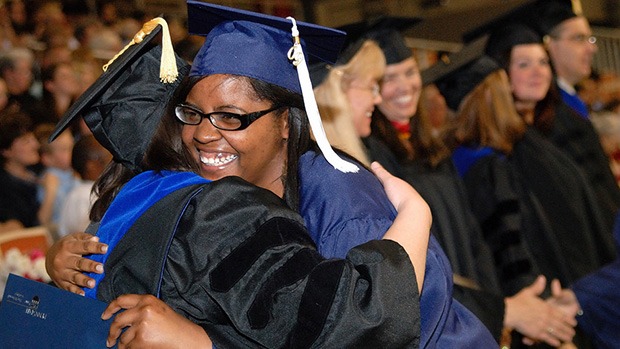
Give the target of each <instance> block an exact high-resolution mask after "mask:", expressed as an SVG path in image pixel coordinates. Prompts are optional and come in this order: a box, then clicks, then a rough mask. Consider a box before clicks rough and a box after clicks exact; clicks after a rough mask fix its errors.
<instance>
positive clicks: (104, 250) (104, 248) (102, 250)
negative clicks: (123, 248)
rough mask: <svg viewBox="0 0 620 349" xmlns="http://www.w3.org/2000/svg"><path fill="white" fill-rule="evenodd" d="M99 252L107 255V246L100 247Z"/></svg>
mask: <svg viewBox="0 0 620 349" xmlns="http://www.w3.org/2000/svg"><path fill="white" fill-rule="evenodd" d="M101 252H103V253H107V252H108V245H104V246H101Z"/></svg>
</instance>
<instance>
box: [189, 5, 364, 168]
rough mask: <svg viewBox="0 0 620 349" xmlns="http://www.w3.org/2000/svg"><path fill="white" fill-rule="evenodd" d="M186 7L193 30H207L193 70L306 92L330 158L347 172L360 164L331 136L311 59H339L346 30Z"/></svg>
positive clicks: (315, 129) (199, 32) (194, 73)
mask: <svg viewBox="0 0 620 349" xmlns="http://www.w3.org/2000/svg"><path fill="white" fill-rule="evenodd" d="M187 11H188V26H189V32H190V33H191V34H196V35H202V36H206V39H205V42H204V44H203V46H202V48H201V49H200V51H198V54H197V55H196V57H195V58H194V60H193V65H192V69H191V71H190V74H189V75H190V76H208V75H213V74H231V75H239V76H246V77H250V78H253V79H257V80H260V81H264V82H267V83H270V84H274V85H277V86H280V87H283V88H285V89H288V90H290V91H293V92H297V93H299V94H301V95H302V96H303V98H304V104H305V108H306V113H307V115H308V119H309V121H310V126H311V127H312V133H313V134H314V137H315V139H316V141H317V143H318V145H319V147H320V148H321V151H322V152H323V155H324V156H325V158H326V159H327V161H329V163H330V164H332V165H333V166H334V167H335V168H337V169H339V170H341V171H343V172H355V171H357V170H358V168H357V166H355V165H353V164H351V163H349V162H347V161H344V160H342V159H341V158H340V157H339V156H338V155H336V153H335V152H334V151H333V149H332V148H331V146H330V145H329V142H328V141H327V137H326V136H325V132H324V130H323V125H322V123H321V118H320V116H319V112H318V107H317V106H316V101H315V100H314V94H313V91H312V84H311V83H310V77H309V73H308V68H307V63H306V61H307V60H308V59H310V58H311V59H316V60H322V61H327V62H330V63H333V62H335V61H336V59H337V57H338V53H339V51H340V48H341V47H342V44H343V43H344V40H345V33H344V32H342V31H339V30H335V29H331V28H327V27H322V26H318V25H315V24H310V23H304V22H297V21H295V19H293V18H291V17H289V18H286V19H285V18H280V17H275V16H270V15H265V14H261V13H255V12H250V11H245V10H240V9H235V8H230V7H226V6H220V5H214V4H208V3H204V2H201V1H196V0H188V1H187ZM304 51H305V53H306V54H307V55H308V57H306V56H305V54H304Z"/></svg>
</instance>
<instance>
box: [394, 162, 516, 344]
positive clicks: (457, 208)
mask: <svg viewBox="0 0 620 349" xmlns="http://www.w3.org/2000/svg"><path fill="white" fill-rule="evenodd" d="M402 172H403V178H404V179H406V180H407V181H408V182H409V183H411V184H412V185H413V186H414V187H415V189H416V190H417V191H418V192H419V193H420V195H422V197H423V198H424V200H426V202H427V203H428V205H429V206H430V208H431V211H432V213H433V226H432V228H431V230H432V232H433V235H434V236H435V237H437V239H438V240H439V242H440V244H441V246H442V247H443V250H444V251H445V252H446V255H447V256H448V259H449V260H450V264H451V265H452V269H453V271H454V273H455V274H456V275H455V287H454V293H453V295H454V298H456V299H457V300H459V301H460V302H461V303H463V304H464V305H465V306H466V307H467V308H468V309H470V310H471V311H472V312H474V314H476V315H477V316H478V318H480V319H481V320H482V322H483V323H484V324H485V325H486V326H487V328H489V330H490V331H491V333H492V334H493V336H494V337H495V338H496V340H498V341H499V339H500V337H501V332H502V329H503V322H504V313H505V308H504V296H503V294H502V288H501V286H500V282H499V276H498V274H497V272H496V269H495V263H494V260H493V255H492V253H491V250H490V249H489V246H488V245H487V243H486V241H485V240H484V237H483V235H482V231H481V229H480V226H479V225H478V222H477V221H476V218H475V217H474V215H473V213H472V212H471V208H470V206H469V201H468V199H467V194H466V191H465V188H464V186H463V183H462V181H461V179H460V178H459V177H458V174H457V173H456V170H455V168H454V165H453V164H452V161H451V159H446V160H444V161H442V162H441V163H440V164H438V165H437V166H436V167H434V168H431V167H430V166H428V165H427V164H424V163H422V162H420V161H417V162H415V163H412V164H409V165H405V166H403V167H402ZM462 278H466V279H465V280H463V279H462ZM460 280H463V281H465V282H463V281H460ZM470 281H471V282H473V284H469V282H470Z"/></svg>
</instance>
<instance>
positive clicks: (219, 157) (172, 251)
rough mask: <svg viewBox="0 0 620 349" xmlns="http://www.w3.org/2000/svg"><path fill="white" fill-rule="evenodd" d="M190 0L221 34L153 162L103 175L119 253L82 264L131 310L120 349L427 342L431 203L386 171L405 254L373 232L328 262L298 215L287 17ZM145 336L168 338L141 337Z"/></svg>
mask: <svg viewBox="0 0 620 349" xmlns="http://www.w3.org/2000/svg"><path fill="white" fill-rule="evenodd" d="M188 5H189V8H190V11H189V12H190V16H191V15H194V14H196V15H197V16H198V17H199V18H198V19H197V18H196V17H191V18H190V26H193V25H196V26H195V27H193V29H192V30H193V31H194V32H203V33H204V34H206V33H207V32H209V35H208V37H207V40H206V42H205V45H204V46H203V49H202V50H201V51H200V52H199V53H198V56H197V57H196V59H194V65H193V67H192V70H191V72H190V73H189V77H188V78H187V79H186V80H184V82H183V83H182V84H181V85H180V86H179V88H178V89H177V90H176V92H175V96H174V98H173V99H172V102H171V103H170V106H171V108H170V109H171V110H169V111H168V113H165V115H164V116H163V119H162V122H161V124H160V126H159V127H158V128H157V131H156V132H155V134H154V136H153V138H152V140H149V142H150V145H149V147H148V150H147V151H146V154H145V157H144V159H142V158H141V157H137V159H138V161H133V162H130V164H129V165H131V166H123V165H121V164H120V163H115V164H114V165H113V166H111V167H109V168H108V170H107V172H106V174H104V176H102V177H101V179H100V180H99V181H98V184H97V189H98V191H99V194H100V196H99V199H98V201H97V203H96V204H95V205H94V207H93V210H92V211H91V218H92V219H93V221H96V222H100V223H99V226H98V233H97V234H98V237H99V239H101V241H104V242H106V243H107V245H108V253H107V254H105V255H103V256H104V257H103V258H102V259H100V261H102V262H103V263H95V262H93V261H90V262H86V266H85V267H84V266H82V267H80V268H78V269H80V270H82V269H84V270H85V269H90V270H96V266H102V265H103V266H105V274H103V277H96V278H95V279H97V281H98V282H97V283H96V284H95V285H94V286H96V289H93V290H94V291H90V289H88V290H87V292H86V293H87V295H93V294H94V295H96V297H97V298H99V299H102V300H105V301H111V302H112V303H111V305H110V307H109V308H108V311H106V313H104V317H109V316H111V315H112V313H115V312H116V311H118V310H119V309H120V308H125V309H127V310H125V311H124V312H122V313H120V314H118V315H117V316H116V318H115V322H114V324H113V325H112V328H111V333H110V337H109V344H112V343H114V342H115V341H116V339H117V338H118V337H119V336H120V337H121V339H120V340H121V344H122V345H121V346H123V345H128V343H129V342H131V345H134V344H136V345H137V344H142V345H145V346H149V345H152V344H153V343H152V342H149V341H160V340H162V339H163V338H167V339H168V340H170V342H165V343H163V342H161V341H160V342H159V343H158V344H160V345H162V344H164V345H169V346H180V347H197V346H210V340H212V341H213V343H215V344H216V345H217V346H218V347H284V346H287V347H344V346H359V345H372V346H382V347H415V346H417V343H418V341H419V315H418V314H417V313H418V304H419V303H418V302H419V288H418V287H420V288H421V287H422V284H423V277H424V270H425V259H426V242H427V241H428V229H429V226H430V212H429V211H428V207H427V206H426V205H425V203H424V202H423V200H421V198H420V197H419V196H418V195H417V194H416V193H415V191H414V190H413V189H412V188H410V187H408V186H406V185H405V184H404V183H403V182H400V181H398V180H396V179H394V178H393V177H389V175H387V173H386V172H385V171H383V170H381V169H380V168H379V167H375V169H376V170H377V173H378V174H379V178H381V179H382V180H384V181H385V183H386V188H387V189H388V192H389V193H390V195H391V197H392V199H393V203H394V206H395V207H396V209H397V210H398V212H399V214H398V216H397V217H396V218H395V220H394V223H393V224H392V227H391V228H390V229H389V231H388V232H387V233H386V235H385V238H387V239H390V238H391V239H394V240H395V241H398V242H399V243H400V244H401V245H402V246H405V248H403V247H401V245H399V244H397V243H394V242H390V241H371V242H368V243H367V244H364V245H363V246H359V247H355V248H353V249H352V250H351V251H350V252H349V254H348V255H347V258H346V259H340V260H336V259H332V260H325V259H324V258H323V257H321V256H320V255H319V254H318V252H317V251H316V249H315V247H314V246H315V245H314V244H313V243H312V240H311V239H310V237H309V234H308V232H307V231H306V230H305V228H304V226H303V223H304V222H303V220H302V219H301V217H299V216H298V215H297V214H296V213H295V212H294V211H292V210H291V209H290V208H289V207H292V208H297V207H298V205H299V199H298V198H299V185H298V178H299V177H298V170H299V168H298V165H297V164H298V162H299V161H300V160H299V156H300V154H301V153H303V152H305V151H306V150H307V149H309V148H312V143H311V142H310V139H309V129H308V120H307V119H306V115H305V112H304V102H303V100H302V94H301V86H300V83H299V81H298V77H297V74H296V68H295V67H294V66H293V65H292V64H291V63H290V62H289V61H288V59H287V57H286V52H287V51H288V50H289V48H290V47H291V46H292V45H293V40H292V37H291V33H290V29H291V27H292V25H291V22H290V21H288V20H284V19H279V18H274V17H270V16H261V15H258V14H254V13H249V12H246V11H237V10H233V9H229V8H225V7H221V6H215V5H209V4H205V3H202V2H197V1H196V2H192V1H190V2H189V3H188ZM222 13H224V14H226V16H227V18H229V20H225V21H223V22H221V23H219V21H218V23H216V24H211V25H206V28H205V27H204V24H203V22H202V21H203V20H204V19H205V18H207V19H211V18H215V17H217V16H216V14H222ZM238 17H241V18H243V19H245V20H240V19H239V18H238ZM192 18H193V19H192ZM191 23H194V24H191ZM283 28H287V30H285V29H283ZM299 30H300V32H301V34H300V35H304V33H306V32H308V31H313V30H314V31H315V32H319V33H321V34H323V35H322V36H321V38H322V39H324V40H325V39H326V38H327V39H329V36H330V35H336V36H338V35H340V33H338V32H333V31H330V30H327V29H325V28H321V27H317V26H309V27H307V26H306V25H305V24H304V25H303V26H302V24H301V23H299ZM231 40H232V41H233V42H235V43H236V44H237V45H231ZM235 40H236V41H235ZM231 47H232V48H235V49H232V48H231ZM248 48H251V50H250V49H248ZM257 52H261V53H262V54H264V55H266V56H267V58H266V59H262V58H261V59H260V65H264V67H263V69H261V70H257V69H255V66H253V65H252V63H254V62H255V60H256V55H257ZM310 53H313V52H310ZM228 54H232V55H233V56H234V57H235V58H236V59H237V61H236V62H235V64H233V65H229V64H228V63H229V62H230V61H229V60H228V58H229V57H226V55H228ZM259 56H260V55H259ZM239 57H243V58H239ZM271 58H273V59H271ZM239 60H241V61H239ZM207 62H208V63H209V64H206V63H207ZM201 63H205V64H204V65H203V64H201ZM104 76H105V75H104ZM119 80H120V79H119ZM120 94H121V95H122V91H121V92H120ZM106 105H108V104H106ZM111 114H112V115H114V113H111ZM114 117H117V115H115V116H114ZM87 121H88V120H87ZM133 127H134V128H136V126H133ZM148 130H149V129H148V127H146V126H138V127H137V130H135V131H145V134H147V133H148ZM117 131H120V130H116V131H115V132H117ZM125 131H127V130H125ZM95 133H96V134H100V132H95ZM315 135H316V133H315ZM100 136H101V135H100ZM135 136H140V137H146V138H147V139H149V138H148V137H147V136H148V135H143V134H142V133H141V132H136V133H134V137H135ZM123 140H124V139H121V141H123ZM115 158H116V156H115ZM338 160H340V161H343V160H341V159H339V158H336V159H334V158H332V159H331V160H330V161H332V162H333V163H338ZM340 164H341V163H340ZM349 165H350V163H349ZM131 169H134V171H132V170H131ZM141 170H146V171H143V172H140V171H141ZM331 171H336V170H335V169H333V168H332V169H331ZM136 173H139V174H137V175H136ZM326 173H329V172H326ZM366 173H367V172H366ZM250 183H251V184H250ZM372 183H373V184H372V185H371V186H374V187H376V185H377V184H379V183H378V182H377V181H376V180H375V181H374V182H372ZM333 189H334V190H337V188H333ZM392 194H393V195H392ZM334 195H337V194H334ZM392 210H393V209H392ZM388 212H391V211H388ZM411 221H416V222H418V224H416V225H411V224H410V222H411ZM97 246H98V245H97ZM410 256H411V258H410ZM412 267H413V268H412ZM414 270H415V272H414ZM63 272H65V271H61V272H60V274H62V273H63ZM57 275H58V274H57ZM74 275H75V274H74ZM63 277H64V276H61V277H60V278H59V279H60V280H63ZM416 278H418V279H417V280H416ZM69 279H70V277H69ZM64 280H65V281H66V280H67V278H66V277H64ZM82 280H89V281H91V280H93V279H90V278H84V279H82ZM80 283H81V281H80V282H77V284H80ZM60 284H61V286H62V287H64V288H69V289H73V290H75V289H74V288H71V287H72V286H68V285H70V282H68V283H64V284H63V283H62V281H61V282H60ZM74 286H75V285H74ZM125 294H129V295H125ZM138 294H151V295H155V296H158V297H159V298H160V299H161V301H164V302H166V304H167V305H166V304H164V303H162V302H161V301H160V300H157V299H156V298H154V297H152V296H144V295H138ZM360 296H361V298H358V297H360ZM145 308H146V309H147V311H146V313H144V312H142V310H144V309H145ZM148 309H151V310H155V309H156V311H155V312H157V311H159V310H161V311H162V313H159V314H160V315H161V314H163V315H164V316H163V317H161V318H159V319H160V320H164V322H165V324H163V325H162V326H161V327H157V329H156V330H153V329H152V327H149V326H150V325H153V323H152V322H150V321H146V322H144V321H141V319H143V318H142V316H147V317H148V316H154V313H153V311H150V312H149V311H148ZM172 309H174V311H173V310H172ZM175 311H176V313H175ZM177 313H179V314H181V315H182V316H180V315H178V314H177ZM185 318H188V319H190V320H191V321H192V322H193V324H192V323H190V322H189V321H188V320H186V319H185ZM159 324H162V323H161V322H160V323H159ZM125 328H126V329H125ZM164 328H166V329H168V330H169V331H171V332H162V331H164ZM179 328H183V330H182V331H179V330H178V329H179ZM121 329H125V331H124V332H122V336H121ZM149 330H152V331H156V332H157V334H158V335H157V336H149V335H147V336H144V333H145V332H143V331H149ZM166 334H170V336H169V337H167V336H166ZM207 334H208V337H207ZM209 338H210V339H209Z"/></svg>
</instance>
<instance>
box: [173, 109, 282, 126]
mask: <svg viewBox="0 0 620 349" xmlns="http://www.w3.org/2000/svg"><path fill="white" fill-rule="evenodd" d="M280 108H282V106H276V107H273V108H270V109H267V110H261V111H257V112H254V113H249V114H235V113H229V112H223V111H216V112H213V113H203V112H202V111H200V110H198V109H197V108H195V107H192V106H190V105H187V104H179V105H177V106H176V107H175V108H174V113H175V115H176V116H177V119H179V120H180V121H181V122H182V123H184V124H186V125H200V123H201V122H202V119H204V118H207V119H209V121H210V122H211V125H213V126H214V127H215V128H218V129H220V130H225V131H238V130H244V129H246V128H247V127H248V126H250V124H251V123H253V122H254V121H256V120H258V118H260V117H261V116H263V115H266V114H269V113H271V112H272V111H274V110H277V109H280Z"/></svg>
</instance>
